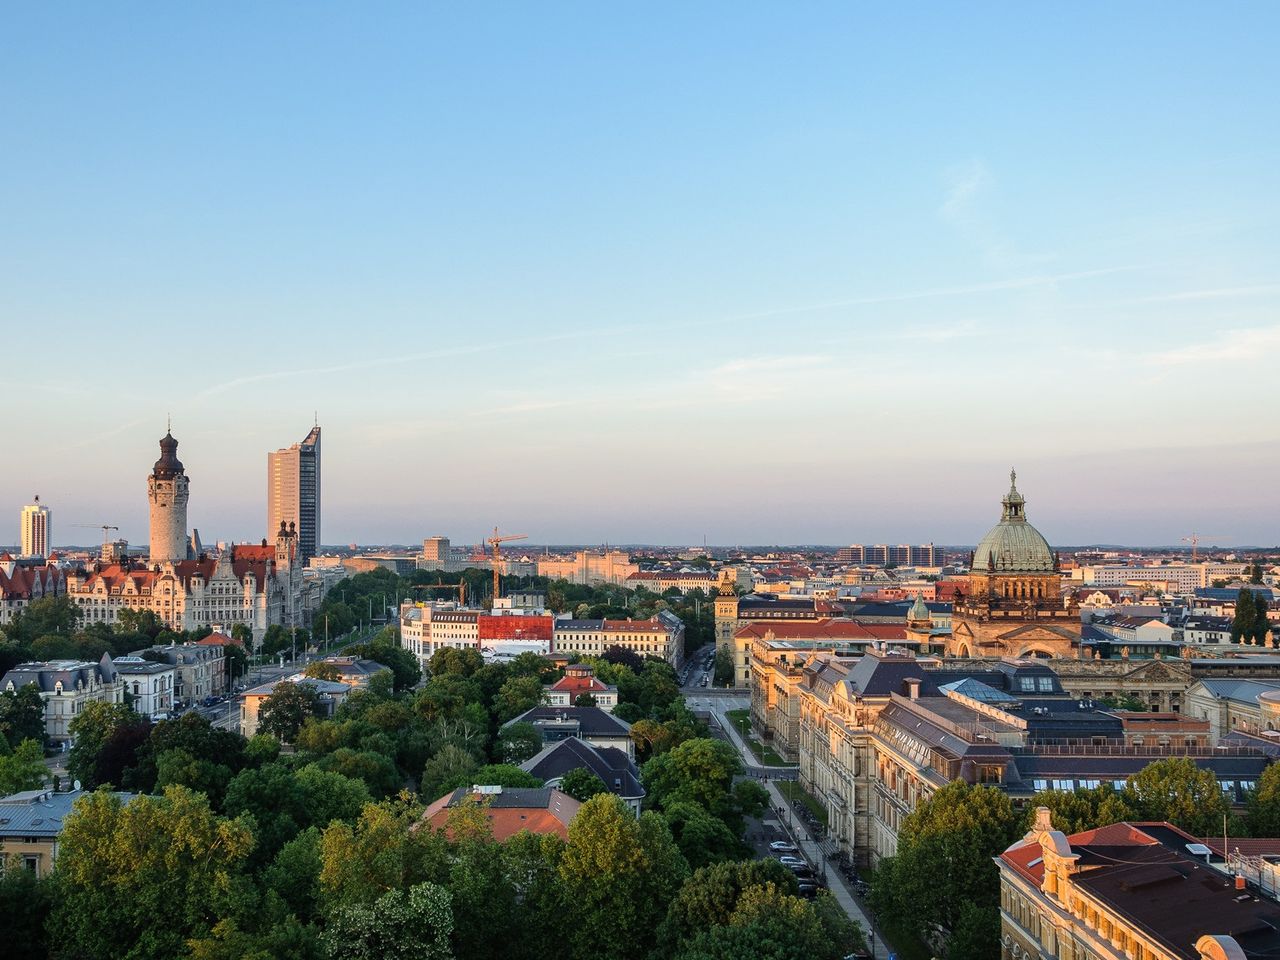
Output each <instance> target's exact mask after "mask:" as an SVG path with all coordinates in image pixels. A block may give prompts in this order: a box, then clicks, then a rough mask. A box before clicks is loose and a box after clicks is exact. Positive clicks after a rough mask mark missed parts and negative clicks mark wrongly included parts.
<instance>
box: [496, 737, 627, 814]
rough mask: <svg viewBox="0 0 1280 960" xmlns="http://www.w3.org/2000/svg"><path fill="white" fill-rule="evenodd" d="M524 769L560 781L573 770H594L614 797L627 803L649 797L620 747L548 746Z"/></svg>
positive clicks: (574, 741)
mask: <svg viewBox="0 0 1280 960" xmlns="http://www.w3.org/2000/svg"><path fill="white" fill-rule="evenodd" d="M520 769H521V770H523V771H525V772H526V773H529V774H532V775H533V776H535V777H538V778H539V779H541V780H558V779H560V778H561V777H563V776H564V775H565V774H567V773H569V772H570V771H571V770H579V769H585V770H590V771H591V772H592V773H594V774H595V775H596V776H597V777H599V778H600V780H601V781H602V782H603V783H604V785H605V787H607V788H608V789H609V791H610V792H611V793H615V794H617V795H618V796H620V797H623V798H625V799H637V798H640V797H643V796H644V795H645V790H644V787H642V786H641V785H640V771H639V770H638V769H637V768H636V765H635V764H634V763H633V762H632V761H631V758H630V757H628V756H627V754H626V753H625V752H624V751H622V750H619V749H618V748H616V747H593V746H591V744H589V743H586V742H584V741H582V740H579V739H578V738H577V737H569V738H568V739H565V740H558V741H556V742H555V743H549V744H547V745H546V746H545V747H543V748H542V750H540V751H539V752H538V753H536V754H534V755H533V756H532V757H530V758H529V759H528V760H526V761H525V762H524V763H522V764H520Z"/></svg>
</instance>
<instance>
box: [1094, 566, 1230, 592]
mask: <svg viewBox="0 0 1280 960" xmlns="http://www.w3.org/2000/svg"><path fill="white" fill-rule="evenodd" d="M1248 571H1249V565H1248V564H1247V563H1209V562H1205V563H1161V564H1155V565H1150V564H1147V565H1132V564H1124V563H1106V564H1086V565H1084V566H1080V567H1077V568H1076V569H1075V570H1073V571H1072V578H1073V579H1075V580H1079V581H1081V582H1082V583H1085V584H1087V585H1089V586H1094V587H1122V586H1127V585H1138V584H1164V585H1165V589H1167V590H1168V591H1169V592H1172V593H1179V594H1191V593H1194V592H1195V591H1196V590H1197V589H1199V588H1203V587H1212V586H1213V582H1214V581H1215V580H1233V579H1235V578H1237V577H1242V576H1246V575H1247V574H1248Z"/></svg>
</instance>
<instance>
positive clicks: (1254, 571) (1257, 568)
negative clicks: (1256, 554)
mask: <svg viewBox="0 0 1280 960" xmlns="http://www.w3.org/2000/svg"><path fill="white" fill-rule="evenodd" d="M1249 582H1250V583H1257V584H1260V583H1262V564H1260V563H1255V564H1254V565H1253V566H1252V567H1250V568H1249Z"/></svg>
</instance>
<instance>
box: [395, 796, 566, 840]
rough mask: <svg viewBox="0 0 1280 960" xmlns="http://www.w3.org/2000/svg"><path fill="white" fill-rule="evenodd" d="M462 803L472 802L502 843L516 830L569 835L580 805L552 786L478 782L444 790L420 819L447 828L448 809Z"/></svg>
mask: <svg viewBox="0 0 1280 960" xmlns="http://www.w3.org/2000/svg"><path fill="white" fill-rule="evenodd" d="M465 804H474V805H476V806H477V807H478V808H479V809H480V810H482V811H483V812H484V816H485V819H486V820H488V821H489V829H490V830H491V831H492V834H493V839H494V840H497V841H498V842H499V843H501V842H502V841H503V840H509V839H510V838H511V837H514V836H515V835H516V834H518V833H523V832H524V831H526V830H527V831H529V832H530V833H535V834H540V835H554V836H557V837H560V838H561V839H562V840H564V839H567V838H568V836H569V824H570V823H572V822H573V818H574V817H575V816H577V814H578V810H579V808H580V807H581V806H582V804H581V803H579V802H578V801H577V800H575V799H574V798H573V797H571V796H569V795H568V794H567V793H563V792H561V791H560V790H557V789H556V788H555V787H501V786H486V785H484V784H477V785H475V786H472V787H458V789H456V790H454V791H453V792H452V793H446V794H445V795H444V796H443V797H441V798H440V799H438V800H436V801H435V802H434V803H432V804H431V805H430V806H428V807H427V809H426V810H424V811H423V813H422V819H421V820H420V821H419V822H420V823H423V824H428V825H430V826H431V828H432V829H434V830H444V831H445V832H446V833H447V832H448V824H449V813H450V811H452V810H454V809H455V808H457V807H461V806H463V805H465Z"/></svg>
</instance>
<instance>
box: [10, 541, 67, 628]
mask: <svg viewBox="0 0 1280 960" xmlns="http://www.w3.org/2000/svg"><path fill="white" fill-rule="evenodd" d="M66 592H67V582H66V577H65V575H64V573H63V571H62V570H61V569H60V568H59V567H57V566H55V565H54V564H51V563H45V564H42V565H39V566H37V565H35V564H32V563H23V562H21V561H18V560H15V559H14V558H13V557H12V556H10V555H9V554H8V553H0V626H3V625H4V624H6V623H8V622H9V621H10V620H12V619H13V615H14V614H15V613H17V612H18V611H19V610H22V609H23V608H25V607H26V606H27V605H28V604H30V603H31V602H32V601H33V600H39V599H40V598H41V597H56V596H61V595H62V594H64V593H66Z"/></svg>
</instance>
